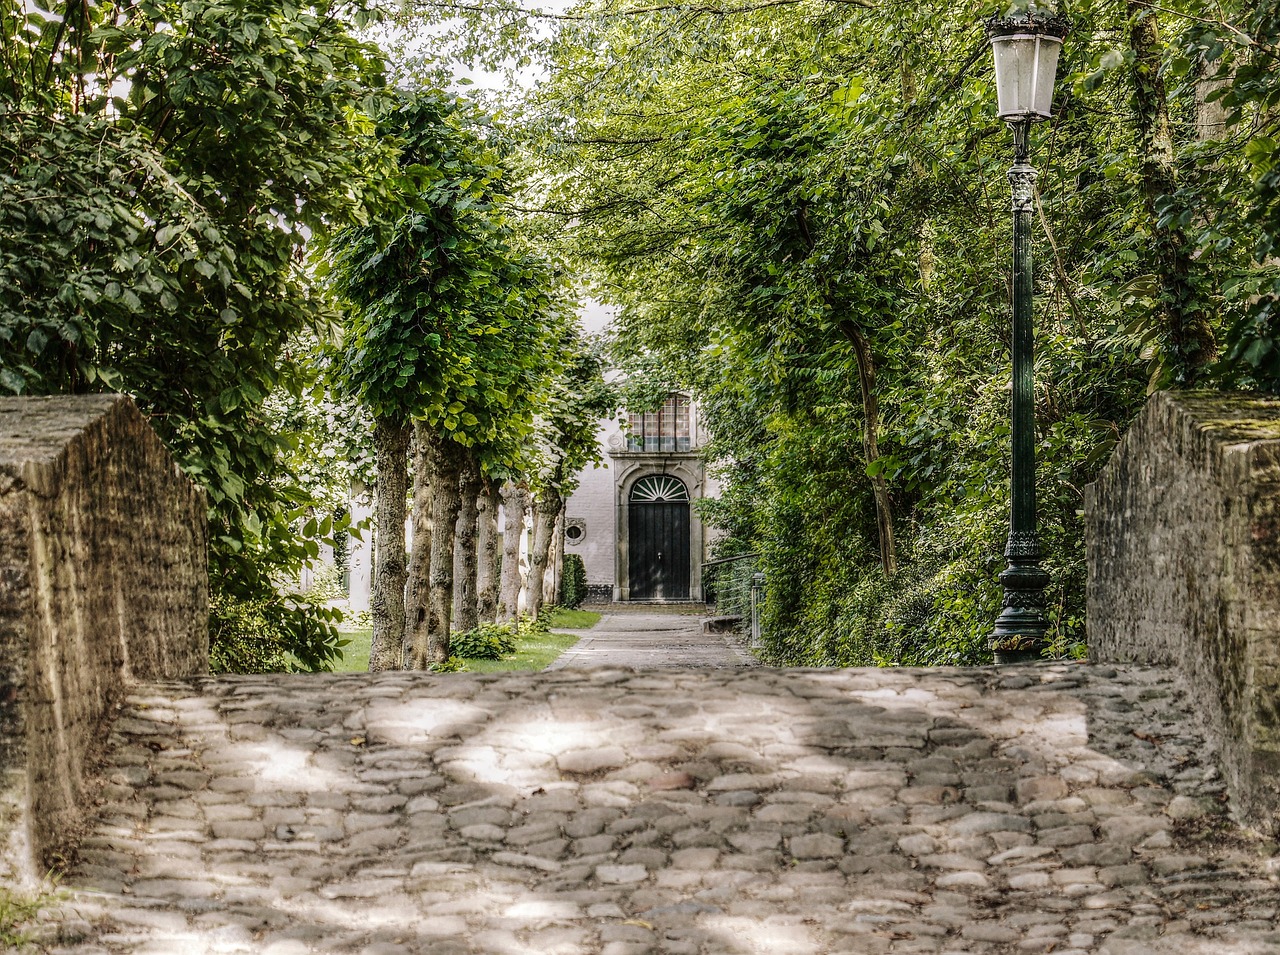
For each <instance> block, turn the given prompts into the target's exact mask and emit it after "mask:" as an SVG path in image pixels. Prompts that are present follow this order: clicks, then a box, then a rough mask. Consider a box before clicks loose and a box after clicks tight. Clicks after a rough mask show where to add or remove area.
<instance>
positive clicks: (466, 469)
mask: <svg viewBox="0 0 1280 955" xmlns="http://www.w3.org/2000/svg"><path fill="white" fill-rule="evenodd" d="M483 484H484V479H483V476H482V475H481V473H480V457H479V456H478V455H477V454H476V452H475V450H474V449H472V448H466V449H464V451H463V461H462V473H461V474H460V475H459V476H458V495H459V502H460V508H459V510H458V527H457V536H456V538H455V540H454V545H453V550H454V554H455V558H456V563H455V564H454V573H455V574H456V575H457V577H456V580H455V583H454V594H453V608H454V614H455V617H456V620H457V623H456V624H455V626H454V629H455V630H461V631H466V630H474V629H475V628H476V627H478V626H479V625H480V612H479V608H478V607H477V606H476V592H477V590H478V587H477V577H478V575H479V570H480V568H479V554H478V553H477V546H478V538H477V534H476V532H477V524H478V522H479V517H480V514H479V509H478V500H477V499H478V498H479V496H480V488H481V486H482V485H483Z"/></svg>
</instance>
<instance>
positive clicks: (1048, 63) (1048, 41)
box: [987, 14, 1067, 123]
mask: <svg viewBox="0 0 1280 955" xmlns="http://www.w3.org/2000/svg"><path fill="white" fill-rule="evenodd" d="M1066 35H1067V21H1066V20H1064V19H1063V18H1062V17H1059V16H1058V15H1056V14H1052V15H1048V16H1045V15H1041V14H1022V15H1018V16H1010V17H995V18H993V19H991V20H989V21H988V22H987V36H988V37H989V38H990V40H991V51H992V53H993V54H994V55H995V66H996V103H997V107H996V112H997V113H998V114H999V116H1000V118H1001V119H1003V120H1005V121H1006V122H1010V123H1014V122H1019V121H1023V120H1029V121H1031V122H1037V121H1039V120H1045V119H1048V118H1049V116H1050V114H1051V111H1052V108H1053V81H1054V78H1055V76H1056V75H1057V72H1058V54H1059V53H1060V52H1061V50H1062V38H1063V37H1065V36H1066Z"/></svg>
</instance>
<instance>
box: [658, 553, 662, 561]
mask: <svg viewBox="0 0 1280 955" xmlns="http://www.w3.org/2000/svg"><path fill="white" fill-rule="evenodd" d="M658 560H662V551H658Z"/></svg>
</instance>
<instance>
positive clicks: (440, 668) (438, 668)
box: [428, 656, 467, 673]
mask: <svg viewBox="0 0 1280 955" xmlns="http://www.w3.org/2000/svg"><path fill="white" fill-rule="evenodd" d="M428 669H429V670H430V671H431V672H432V673H466V672H467V661H466V660H464V659H462V658H461V657H458V656H452V657H449V659H447V660H445V661H444V663H433V664H431V666H430V667H428Z"/></svg>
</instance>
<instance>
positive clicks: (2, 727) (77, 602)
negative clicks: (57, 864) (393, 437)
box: [0, 395, 208, 882]
mask: <svg viewBox="0 0 1280 955" xmlns="http://www.w3.org/2000/svg"><path fill="white" fill-rule="evenodd" d="M206 537H207V530H206V509H205V503H204V496H203V494H202V492H201V491H200V490H199V489H197V488H196V487H195V486H194V485H193V484H192V483H191V481H190V480H189V479H188V478H187V477H186V476H185V475H184V474H182V472H181V471H180V470H179V469H178V467H177V465H176V464H175V463H174V460H173V458H172V457H171V456H170V454H169V452H168V451H167V450H166V449H165V447H164V445H163V444H162V443H161V441H160V439H159V438H158V437H157V436H156V434H155V432H154V431H153V430H152V429H151V426H150V425H149V424H148V423H147V421H146V419H145V418H143V416H142V414H141V413H140V412H139V411H138V409H137V408H136V407H135V406H134V404H133V402H132V401H131V400H129V399H128V398H126V397H123V396H121V395H86V396H76V397H58V398H0V882H4V881H10V882H30V881H31V880H32V879H34V878H35V877H36V876H37V875H39V874H41V873H42V872H43V871H44V869H45V868H46V867H47V866H48V865H49V864H50V862H51V861H52V858H53V856H54V854H55V853H56V851H57V849H58V848H59V846H60V844H61V843H62V842H63V841H64V840H65V839H66V838H68V837H70V836H73V835H74V833H75V832H76V830H77V827H78V823H79V820H80V815H81V809H82V802H83V800H84V797H85V795H86V787H87V785H88V781H89V770H90V768H91V766H92V763H93V762H94V757H95V755H96V752H97V749H98V747H99V745H100V744H101V742H102V738H103V733H104V730H105V720H106V718H107V717H108V716H109V715H110V711H111V708H112V707H113V705H114V704H115V703H116V702H117V701H118V700H119V699H120V697H121V696H122V695H123V693H124V692H125V689H126V687H127V685H128V684H129V683H130V682H131V681H133V680H151V679H162V678H168V677H181V676H189V675H192V674H196V673H202V672H204V671H205V670H206V669H207V666H208V663H207V660H208V570H207V566H206Z"/></svg>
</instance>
